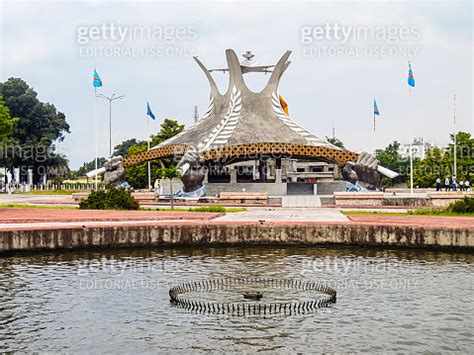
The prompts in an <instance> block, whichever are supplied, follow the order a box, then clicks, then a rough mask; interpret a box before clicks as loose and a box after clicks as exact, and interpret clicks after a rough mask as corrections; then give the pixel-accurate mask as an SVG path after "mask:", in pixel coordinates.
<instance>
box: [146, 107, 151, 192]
mask: <svg viewBox="0 0 474 355" xmlns="http://www.w3.org/2000/svg"><path fill="white" fill-rule="evenodd" d="M146 130H147V135H148V139H147V142H148V150H150V119H149V117H148V115H147V118H146ZM147 166H148V191H151V166H150V161H149V160H148V162H147Z"/></svg>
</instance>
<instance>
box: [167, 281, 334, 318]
mask: <svg viewBox="0 0 474 355" xmlns="http://www.w3.org/2000/svg"><path fill="white" fill-rule="evenodd" d="M256 286H257V287H262V288H272V289H281V290H282V291H295V290H297V291H305V292H309V293H310V294H311V293H313V297H314V298H313V299H312V300H294V301H287V302H284V301H283V302H282V301H275V302H271V303H266V302H221V301H216V302H207V301H202V300H199V299H193V298H194V297H196V294H197V293H199V292H205V293H214V292H216V291H230V290H233V291H236V292H238V289H239V288H240V289H241V288H245V287H256ZM188 293H191V294H192V295H193V296H194V297H193V298H190V297H189V298H188V297H186V296H185V294H188ZM292 293H293V292H292ZM321 294H323V296H321ZM336 295H337V293H336V290H334V289H333V288H331V287H328V286H326V285H322V284H318V283H315V282H312V281H305V280H289V279H261V278H250V279H217V280H203V281H195V282H191V283H187V284H182V285H179V286H175V287H173V288H171V289H170V290H169V296H170V300H171V303H172V304H173V305H175V306H177V307H180V308H183V309H185V310H188V311H191V312H197V313H205V314H211V313H212V314H226V315H230V316H250V315H275V314H281V315H294V314H307V313H314V312H316V311H317V309H319V308H323V307H328V306H329V305H330V304H331V303H335V302H336Z"/></svg>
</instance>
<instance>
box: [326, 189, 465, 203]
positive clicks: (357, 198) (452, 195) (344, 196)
mask: <svg viewBox="0 0 474 355" xmlns="http://www.w3.org/2000/svg"><path fill="white" fill-rule="evenodd" d="M465 196H471V197H473V196H474V194H473V193H472V192H466V193H461V192H431V193H428V194H417V195H415V196H414V197H411V196H407V195H406V194H404V195H393V194H387V193H385V194H384V193H383V192H336V193H334V200H335V205H336V206H361V207H364V206H374V207H383V206H400V207H446V206H448V205H449V204H450V203H452V202H454V201H456V200H461V199H463V198H464V197H465Z"/></svg>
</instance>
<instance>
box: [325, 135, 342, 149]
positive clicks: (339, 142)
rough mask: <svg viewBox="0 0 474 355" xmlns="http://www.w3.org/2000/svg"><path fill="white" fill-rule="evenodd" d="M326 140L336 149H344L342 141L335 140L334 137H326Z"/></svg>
mask: <svg viewBox="0 0 474 355" xmlns="http://www.w3.org/2000/svg"><path fill="white" fill-rule="evenodd" d="M326 140H327V141H328V142H329V143H331V144H333V145H335V146H336V147H339V148H344V143H342V141H341V140H340V139H339V138H336V137H331V138H330V137H328V136H326Z"/></svg>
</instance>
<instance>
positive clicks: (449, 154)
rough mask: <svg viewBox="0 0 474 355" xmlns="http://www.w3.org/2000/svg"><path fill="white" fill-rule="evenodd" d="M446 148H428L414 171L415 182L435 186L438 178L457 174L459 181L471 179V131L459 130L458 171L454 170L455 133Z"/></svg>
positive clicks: (473, 159) (473, 144) (473, 146)
mask: <svg viewBox="0 0 474 355" xmlns="http://www.w3.org/2000/svg"><path fill="white" fill-rule="evenodd" d="M450 137H451V142H452V143H450V144H449V145H448V147H447V148H446V149H443V148H437V147H435V148H432V149H428V150H427V151H426V154H425V158H424V159H423V160H422V161H420V164H419V165H418V166H417V168H416V169H415V172H414V181H413V182H414V184H415V185H416V186H419V187H434V186H435V185H436V179H437V178H438V177H439V178H441V180H444V178H446V177H451V176H453V175H455V176H456V177H457V179H458V181H461V180H469V181H471V178H472V174H473V172H474V156H473V155H474V150H473V149H474V138H472V137H471V134H470V133H467V132H458V133H457V134H456V143H457V144H456V146H457V147H456V148H457V149H456V158H457V171H456V172H454V135H453V134H451V135H450Z"/></svg>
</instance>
